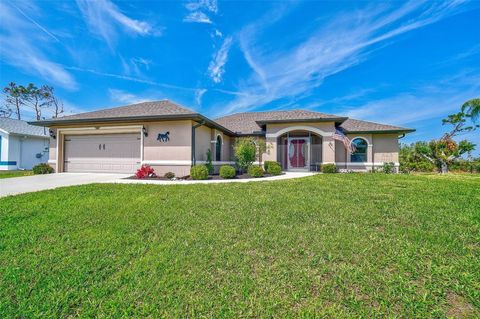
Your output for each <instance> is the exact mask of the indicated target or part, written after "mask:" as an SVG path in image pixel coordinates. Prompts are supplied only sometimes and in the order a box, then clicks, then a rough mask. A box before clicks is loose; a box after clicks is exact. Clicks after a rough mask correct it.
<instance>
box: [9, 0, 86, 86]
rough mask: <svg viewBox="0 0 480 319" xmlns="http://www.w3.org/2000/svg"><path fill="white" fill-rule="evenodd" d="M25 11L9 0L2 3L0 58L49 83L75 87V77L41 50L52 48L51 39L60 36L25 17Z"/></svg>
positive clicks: (56, 40)
mask: <svg viewBox="0 0 480 319" xmlns="http://www.w3.org/2000/svg"><path fill="white" fill-rule="evenodd" d="M32 11H34V10H32ZM22 12H23V11H22V10H21V9H20V8H18V7H10V6H9V5H8V4H7V3H6V2H0V16H1V17H2V23H1V27H0V30H1V31H0V59H1V60H2V61H4V62H5V63H8V64H10V65H13V66H15V67H17V68H19V69H21V70H23V71H24V72H25V73H26V74H33V75H37V76H39V77H41V78H43V79H44V80H45V82H47V83H54V84H57V85H60V86H62V87H64V88H66V89H70V90H74V89H76V88H77V83H76V81H75V79H74V78H73V76H72V75H71V74H70V73H69V72H67V71H66V70H65V68H64V67H63V66H62V65H60V64H58V63H55V62H54V61H52V60H51V59H50V58H49V56H50V54H47V53H45V52H44V51H43V50H42V49H41V48H48V49H50V48H51V44H52V43H51V42H52V40H55V42H58V38H56V37H55V36H54V35H53V34H52V33H51V32H49V31H48V30H47V29H45V28H44V27H42V26H41V25H40V24H39V23H37V22H35V20H34V19H33V18H27V20H25V17H26V15H25V14H24V13H22ZM19 13H20V15H19ZM38 29H40V30H42V33H39V32H38ZM44 34H47V35H48V37H45V36H44Z"/></svg>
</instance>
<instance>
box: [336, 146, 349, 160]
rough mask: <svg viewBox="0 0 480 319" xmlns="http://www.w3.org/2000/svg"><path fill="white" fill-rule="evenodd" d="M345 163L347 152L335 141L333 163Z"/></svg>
mask: <svg viewBox="0 0 480 319" xmlns="http://www.w3.org/2000/svg"><path fill="white" fill-rule="evenodd" d="M346 161H347V150H346V148H345V145H343V143H342V142H341V141H337V140H336V141H335V162H336V163H344V162H346Z"/></svg>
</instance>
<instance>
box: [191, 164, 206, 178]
mask: <svg viewBox="0 0 480 319" xmlns="http://www.w3.org/2000/svg"><path fill="white" fill-rule="evenodd" d="M190 176H191V177H192V179H196V180H201V179H208V168H207V167H206V166H205V165H195V166H192V168H190Z"/></svg>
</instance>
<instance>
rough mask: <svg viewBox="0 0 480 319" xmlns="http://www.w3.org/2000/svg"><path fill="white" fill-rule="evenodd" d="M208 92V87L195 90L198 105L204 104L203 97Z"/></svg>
mask: <svg viewBox="0 0 480 319" xmlns="http://www.w3.org/2000/svg"><path fill="white" fill-rule="evenodd" d="M206 92H207V89H198V90H196V91H195V103H196V104H197V106H201V105H202V97H203V95H204V94H205V93H206Z"/></svg>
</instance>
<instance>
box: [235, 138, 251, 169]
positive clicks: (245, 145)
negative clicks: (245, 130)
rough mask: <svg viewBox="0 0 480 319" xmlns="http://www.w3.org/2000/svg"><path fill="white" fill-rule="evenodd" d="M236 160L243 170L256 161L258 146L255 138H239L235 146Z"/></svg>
mask: <svg viewBox="0 0 480 319" xmlns="http://www.w3.org/2000/svg"><path fill="white" fill-rule="evenodd" d="M234 151H235V161H236V164H237V166H238V168H239V169H240V170H241V171H242V172H243V171H245V170H246V169H248V167H249V166H251V165H252V163H253V162H255V158H256V153H257V147H256V146H255V143H254V140H253V139H251V138H248V137H243V138H238V139H237V140H236V142H235V146H234Z"/></svg>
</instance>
